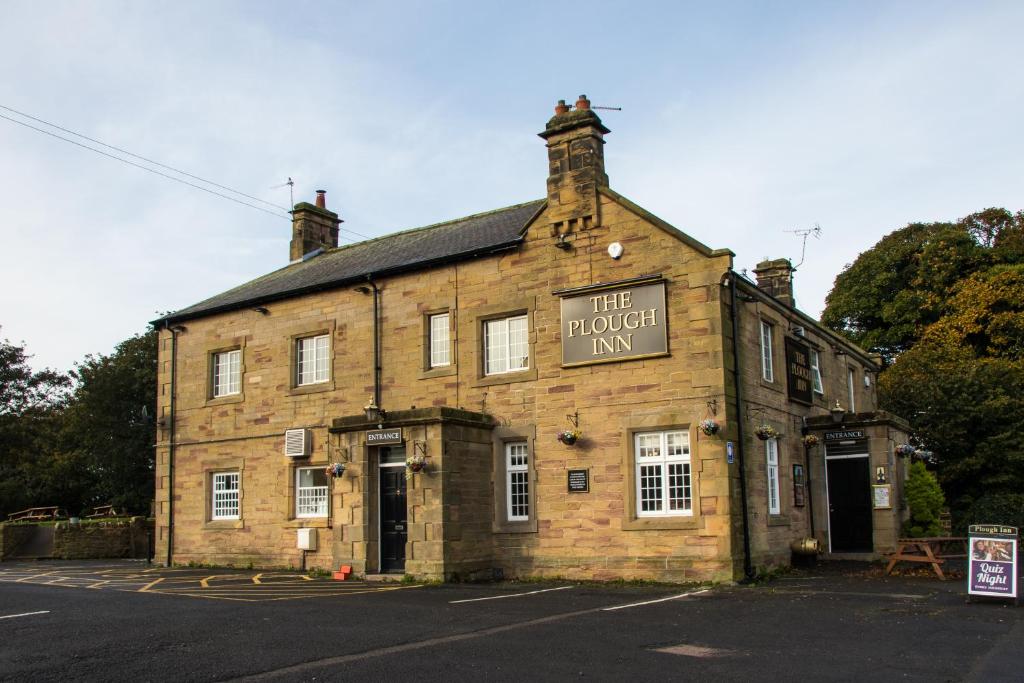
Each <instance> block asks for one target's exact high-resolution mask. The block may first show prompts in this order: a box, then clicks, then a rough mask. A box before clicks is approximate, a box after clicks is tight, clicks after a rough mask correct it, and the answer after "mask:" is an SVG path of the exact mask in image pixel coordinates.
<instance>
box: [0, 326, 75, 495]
mask: <svg viewBox="0 0 1024 683" xmlns="http://www.w3.org/2000/svg"><path fill="white" fill-rule="evenodd" d="M29 358H30V356H29V355H28V354H27V353H26V351H25V347H24V345H21V346H19V345H16V344H12V343H11V342H10V341H8V340H6V339H5V340H4V341H2V342H0V515H6V514H7V513H10V512H14V511H16V510H20V509H23V508H25V507H29V506H31V505H32V504H33V503H34V502H36V501H37V500H39V499H38V498H37V496H38V495H46V492H45V491H44V490H42V488H43V487H42V486H41V484H40V481H39V477H38V476H36V475H37V473H38V472H39V471H41V470H42V469H43V468H45V463H46V461H47V459H48V455H49V453H50V452H51V450H52V448H53V446H54V443H55V441H56V437H57V434H58V432H59V426H60V414H61V410H62V409H63V407H64V405H65V404H66V402H67V397H68V388H69V387H70V385H71V379H70V378H69V377H68V376H67V375H64V374H61V373H59V372H57V371H55V370H50V369H48V368H47V369H44V370H39V371H33V370H32V368H31V367H29V364H28V361H29ZM52 503H57V504H59V501H52Z"/></svg>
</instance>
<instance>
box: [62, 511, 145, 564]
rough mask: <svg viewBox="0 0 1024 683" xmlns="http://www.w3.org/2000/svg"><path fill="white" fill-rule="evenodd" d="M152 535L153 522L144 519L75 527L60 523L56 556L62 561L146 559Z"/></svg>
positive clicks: (102, 522)
mask: <svg viewBox="0 0 1024 683" xmlns="http://www.w3.org/2000/svg"><path fill="white" fill-rule="evenodd" d="M152 533H153V521H152V520H146V519H145V518H144V517H132V518H130V519H123V518H122V519H111V520H104V521H101V522H96V523H93V524H81V525H74V526H72V525H70V524H68V523H67V522H59V523H58V524H57V527H56V530H55V532H54V538H53V557H54V558H56V559H61V560H87V559H101V558H133V559H146V558H147V557H148V556H149V538H150V535H151V534H152Z"/></svg>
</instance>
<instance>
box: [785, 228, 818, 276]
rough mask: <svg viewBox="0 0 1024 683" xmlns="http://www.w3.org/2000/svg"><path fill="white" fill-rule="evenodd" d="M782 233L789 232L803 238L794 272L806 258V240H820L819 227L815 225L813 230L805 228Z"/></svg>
mask: <svg viewBox="0 0 1024 683" xmlns="http://www.w3.org/2000/svg"><path fill="white" fill-rule="evenodd" d="M783 232H790V233H793V234H794V235H797V236H798V237H802V238H803V244H802V245H801V246H800V263H798V264H796V265H795V266H793V270H796V269H797V268H799V267H800V266H802V265H803V263H804V259H805V258H806V256H807V238H808V237H813V238H814V239H816V240H818V239H821V233H822V230H821V226H820V225H818V224H817V223H815V224H814V227H813V228H805V229H803V230H800V229H798V230H783Z"/></svg>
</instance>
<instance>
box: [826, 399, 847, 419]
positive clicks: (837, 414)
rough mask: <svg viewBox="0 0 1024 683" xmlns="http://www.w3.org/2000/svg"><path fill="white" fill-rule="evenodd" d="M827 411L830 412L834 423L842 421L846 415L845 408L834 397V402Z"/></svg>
mask: <svg viewBox="0 0 1024 683" xmlns="http://www.w3.org/2000/svg"><path fill="white" fill-rule="evenodd" d="M828 412H830V413H832V421H833V422H835V423H836V424H839V423H840V422H842V421H843V418H844V417H846V408H843V407H842V406H841V405H839V399H836V404H835V405H834V406H832V407H831V408H830V409H829V411H828Z"/></svg>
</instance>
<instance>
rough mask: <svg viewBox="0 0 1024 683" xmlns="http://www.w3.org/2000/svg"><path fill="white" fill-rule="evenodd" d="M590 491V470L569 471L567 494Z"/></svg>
mask: <svg viewBox="0 0 1024 683" xmlns="http://www.w3.org/2000/svg"><path fill="white" fill-rule="evenodd" d="M588 491H590V470H569V493H587V492H588Z"/></svg>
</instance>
